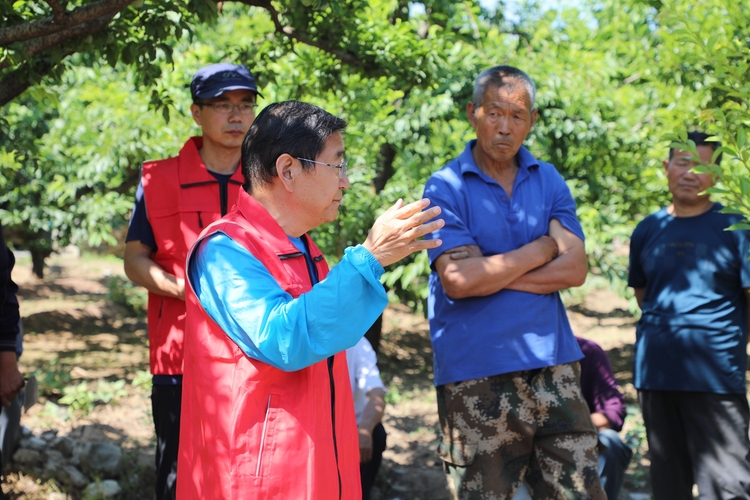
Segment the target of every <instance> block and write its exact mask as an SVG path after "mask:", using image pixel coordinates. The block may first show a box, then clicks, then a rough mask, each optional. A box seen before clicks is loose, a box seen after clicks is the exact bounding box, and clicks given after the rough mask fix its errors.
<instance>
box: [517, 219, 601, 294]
mask: <svg viewBox="0 0 750 500" xmlns="http://www.w3.org/2000/svg"><path fill="white" fill-rule="evenodd" d="M549 235H550V237H551V238H553V239H554V240H555V242H556V243H557V247H558V248H559V250H560V253H559V255H558V256H557V257H556V258H555V259H553V260H551V261H549V262H547V263H546V264H545V265H543V266H541V267H538V268H535V269H534V270H532V271H530V272H528V273H526V274H524V275H522V276H520V277H519V278H518V279H516V280H515V281H513V282H512V283H510V284H509V285H508V286H506V288H508V289H510V290H518V291H520V292H528V293H536V294H540V295H544V294H548V293H553V292H558V291H560V290H564V289H566V288H571V287H575V286H581V285H583V283H584V281H586V274H587V273H588V261H587V259H586V248H585V246H584V244H583V241H582V240H581V239H580V238H579V237H578V236H576V235H575V234H573V233H572V232H571V231H568V230H567V229H565V228H564V227H563V225H562V224H560V222H559V221H558V220H557V219H552V220H550V221H549Z"/></svg>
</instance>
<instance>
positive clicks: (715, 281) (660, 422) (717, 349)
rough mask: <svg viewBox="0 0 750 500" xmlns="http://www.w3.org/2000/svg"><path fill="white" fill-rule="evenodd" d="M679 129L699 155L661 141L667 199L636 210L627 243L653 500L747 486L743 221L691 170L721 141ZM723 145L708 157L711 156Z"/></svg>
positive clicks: (743, 493) (742, 490)
mask: <svg viewBox="0 0 750 500" xmlns="http://www.w3.org/2000/svg"><path fill="white" fill-rule="evenodd" d="M688 139H689V140H691V141H693V142H694V143H695V144H696V147H697V153H698V155H699V157H700V158H695V157H694V155H693V153H691V152H689V151H682V150H675V149H670V152H669V159H668V160H666V161H665V162H664V168H665V172H666V176H667V180H668V183H669V191H670V192H671V194H672V204H671V205H669V206H668V207H666V208H663V209H661V210H659V211H658V212H656V213H654V214H652V215H650V216H648V217H647V218H646V219H644V220H643V221H642V222H641V223H640V224H638V226H637V227H636V229H635V231H634V232H633V237H632V239H631V243H630V277H629V279H628V284H629V285H630V286H631V287H633V289H634V293H635V296H636V299H637V300H638V305H639V306H640V308H641V310H642V316H641V319H640V320H639V322H638V327H637V329H636V345H635V370H634V379H635V387H636V388H637V389H638V391H639V399H640V403H641V409H642V411H643V418H644V423H645V424H646V432H647V436H648V443H649V453H650V458H651V481H652V486H653V493H654V500H662V499H670V500H671V499H685V500H691V499H692V498H693V485H694V484H697V485H698V490H699V492H700V498H702V499H730V498H750V462H748V458H747V457H748V456H749V455H750V441H749V440H748V422H749V420H750V418H749V414H750V410H749V409H748V403H747V398H746V395H745V391H746V389H745V368H746V366H747V354H746V350H745V349H746V345H747V338H748V321H747V311H748V294H747V288H748V287H750V262H749V261H748V256H750V253H749V250H748V235H747V233H746V232H745V231H728V230H727V229H728V228H729V227H730V226H732V225H733V224H735V223H738V222H740V221H741V217H740V216H738V215H733V214H727V213H722V212H721V208H722V206H721V205H720V204H718V203H714V202H713V201H711V199H710V195H709V194H707V193H705V191H706V190H707V189H708V188H710V187H711V186H713V184H714V179H713V177H712V175H711V174H709V173H698V172H695V171H694V167H695V166H696V164H697V163H698V162H699V161H700V162H703V163H710V162H711V161H712V155H713V154H714V151H715V150H716V149H717V148H718V147H719V144H718V143H716V142H709V141H708V140H707V139H708V136H707V135H706V134H702V133H698V132H692V133H690V134H688ZM720 158H721V156H720V155H719V157H718V158H717V163H718V161H719V160H720Z"/></svg>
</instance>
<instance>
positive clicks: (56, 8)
mask: <svg viewBox="0 0 750 500" xmlns="http://www.w3.org/2000/svg"><path fill="white" fill-rule="evenodd" d="M47 5H49V6H50V8H51V9H52V15H53V17H54V19H55V21H56V22H58V23H61V22H63V19H64V18H65V10H63V8H62V7H60V4H59V3H57V0H47Z"/></svg>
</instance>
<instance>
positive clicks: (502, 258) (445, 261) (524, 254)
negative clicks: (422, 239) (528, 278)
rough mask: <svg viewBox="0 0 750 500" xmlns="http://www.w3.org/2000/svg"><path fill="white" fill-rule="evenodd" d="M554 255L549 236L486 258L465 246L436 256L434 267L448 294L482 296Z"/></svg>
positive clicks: (554, 245)
mask: <svg viewBox="0 0 750 500" xmlns="http://www.w3.org/2000/svg"><path fill="white" fill-rule="evenodd" d="M557 254H558V247H557V242H556V241H555V240H554V239H553V238H550V237H549V236H542V237H541V238H539V239H536V240H534V241H532V242H530V243H527V244H526V245H524V246H522V247H521V248H518V249H516V250H512V251H510V252H507V253H503V254H496V255H490V256H486V257H485V256H483V255H482V253H481V251H480V250H479V247H478V246H476V245H464V246H460V247H456V248H453V249H451V250H449V251H447V252H445V253H444V254H442V255H441V256H440V257H438V258H437V260H436V261H435V270H436V271H437V273H438V276H439V277H440V282H441V283H442V284H443V288H444V289H445V293H447V294H448V296H449V297H451V298H454V299H462V298H466V297H483V296H486V295H491V294H493V293H496V292H499V291H500V290H502V289H504V288H507V287H508V285H509V284H510V283H513V282H514V281H515V280H517V279H518V278H519V277H521V276H523V275H524V274H526V273H528V272H529V271H531V270H532V269H536V268H538V267H540V266H543V265H545V264H547V263H548V262H550V261H552V260H553V259H554V258H555V257H557Z"/></svg>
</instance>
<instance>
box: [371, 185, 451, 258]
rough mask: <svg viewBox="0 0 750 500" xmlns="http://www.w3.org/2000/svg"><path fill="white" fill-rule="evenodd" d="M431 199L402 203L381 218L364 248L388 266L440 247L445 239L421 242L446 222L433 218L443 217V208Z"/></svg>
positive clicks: (399, 202) (398, 203)
mask: <svg viewBox="0 0 750 500" xmlns="http://www.w3.org/2000/svg"><path fill="white" fill-rule="evenodd" d="M429 205H430V200H428V199H427V198H423V199H421V200H419V201H415V202H414V203H409V204H408V205H404V202H403V200H400V199H399V200H398V201H397V202H396V203H395V204H394V205H393V206H392V207H390V208H389V209H388V210H386V211H385V213H384V214H383V215H381V216H380V217H378V219H377V220H376V221H375V224H373V226H372V229H370V233H369V234H368V235H367V240H365V242H364V243H363V246H364V247H365V248H366V249H367V250H369V252H370V253H371V254H372V255H373V256H374V257H375V258H376V259H377V260H378V262H380V264H381V265H382V266H383V267H385V266H387V265H390V264H393V263H394V262H398V261H399V260H401V259H403V258H404V257H406V256H408V255H411V254H412V253H414V252H418V251H420V250H426V249H428V248H437V247H439V246H440V245H441V244H442V241H441V240H420V239H418V238H420V237H422V236H424V235H425V234H428V233H431V232H433V231H435V230H436V229H440V228H441V227H443V226H444V225H445V222H444V221H443V220H442V219H437V220H433V221H431V222H428V221H430V220H431V219H433V218H434V217H436V216H437V215H438V214H440V207H432V208H430V209H429V210H425V209H426V208H427V207H428V206H429Z"/></svg>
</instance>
